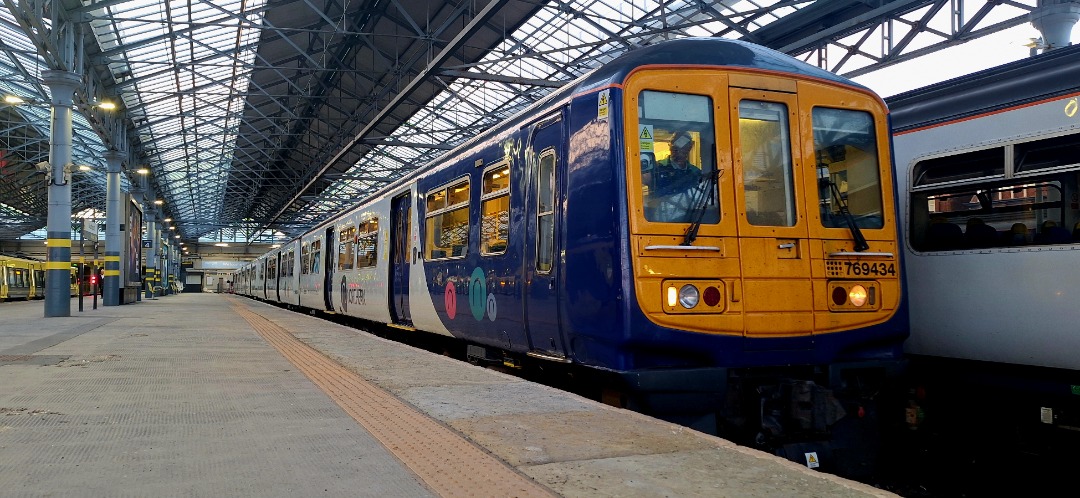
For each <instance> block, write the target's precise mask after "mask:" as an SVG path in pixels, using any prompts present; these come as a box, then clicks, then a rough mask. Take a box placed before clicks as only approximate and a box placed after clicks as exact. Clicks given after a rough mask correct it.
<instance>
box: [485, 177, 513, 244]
mask: <svg viewBox="0 0 1080 498" xmlns="http://www.w3.org/2000/svg"><path fill="white" fill-rule="evenodd" d="M482 188H483V190H482V191H481V194H480V254H502V253H504V252H506V242H507V241H508V240H509V239H510V163H509V162H507V161H503V162H502V163H500V164H498V165H496V166H494V167H492V168H490V169H488V170H487V171H485V172H484V184H483V187H482Z"/></svg>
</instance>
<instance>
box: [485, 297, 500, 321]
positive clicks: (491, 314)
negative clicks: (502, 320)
mask: <svg viewBox="0 0 1080 498" xmlns="http://www.w3.org/2000/svg"><path fill="white" fill-rule="evenodd" d="M497 314H498V309H497V306H496V305H495V294H488V296H487V316H488V320H491V321H493V322H494V321H495V316H496V315H497Z"/></svg>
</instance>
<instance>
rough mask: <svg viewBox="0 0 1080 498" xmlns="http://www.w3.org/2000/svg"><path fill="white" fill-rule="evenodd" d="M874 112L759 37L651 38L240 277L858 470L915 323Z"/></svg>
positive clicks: (876, 104) (856, 89)
mask: <svg viewBox="0 0 1080 498" xmlns="http://www.w3.org/2000/svg"><path fill="white" fill-rule="evenodd" d="M887 115H888V112H887V109H886V107H885V104H884V103H883V102H882V100H881V99H880V98H879V97H878V96H877V95H875V94H874V93H873V92H871V91H870V90H868V89H867V88H865V87H862V86H860V85H858V84H855V83H853V82H851V81H848V80H845V79H842V78H840V77H837V76H836V75H834V74H831V73H829V72H827V71H824V70H820V69H818V68H815V67H812V66H810V65H808V64H804V63H802V62H800V61H797V60H794V59H792V58H790V57H788V56H786V55H783V54H780V53H778V52H775V51H772V50H769V49H766V48H763V47H760V46H756V45H752V44H748V43H744V42H739V41H732V40H725V39H715V38H710V39H681V40H675V41H670V42H665V43H661V44H657V45H653V46H648V47H644V48H641V49H638V50H635V51H633V52H630V53H627V54H625V55H623V56H621V57H619V58H617V59H615V60H613V61H611V62H609V63H607V64H604V65H603V66H601V67H599V68H597V69H595V70H594V71H592V72H591V73H589V74H587V75H585V76H584V77H582V78H580V79H578V80H577V81H575V82H574V83H572V84H570V85H568V86H567V87H565V88H563V89H561V90H559V91H556V92H554V93H552V94H551V95H549V96H548V97H546V98H545V99H543V100H542V101H541V102H539V103H537V104H535V105H533V106H531V107H530V108H528V109H527V110H525V111H523V112H521V113H519V114H518V115H516V116H514V117H513V118H511V119H509V120H507V121H506V122H504V123H502V124H500V125H499V126H496V127H494V128H492V129H491V130H489V131H486V132H484V133H483V134H480V135H478V136H477V137H475V138H474V139H472V140H470V141H468V142H467V143H465V144H463V145H461V146H459V147H457V148H456V149H455V150H453V151H451V152H449V153H447V154H445V155H444V156H442V157H441V158H439V159H438V160H437V161H435V162H434V163H432V164H429V165H427V166H425V167H423V168H420V169H419V170H417V171H416V172H415V173H413V174H411V175H410V176H408V177H406V178H404V179H402V180H400V181H397V182H394V183H393V184H391V185H389V186H387V187H386V188H385V189H383V190H382V191H380V192H379V193H377V194H376V195H374V196H373V197H371V198H369V199H367V200H365V201H363V202H361V203H360V204H359V205H357V206H356V207H355V208H353V209H350V210H348V211H347V212H344V213H342V214H341V215H340V216H337V217H335V218H333V219H332V220H329V221H327V222H325V223H324V224H322V225H321V226H318V227H316V228H314V229H313V230H311V231H309V232H308V233H306V234H304V235H303V236H301V237H299V238H297V239H295V240H292V241H290V242H288V243H286V244H283V245H282V246H281V247H279V248H276V249H274V250H272V251H270V252H269V253H267V254H265V255H262V256H261V257H259V258H257V259H256V260H254V261H252V262H251V263H250V264H248V265H246V266H245V267H244V268H242V269H241V270H239V271H238V273H237V274H236V275H235V277H234V282H235V284H234V285H235V288H236V290H237V292H238V293H241V294H246V295H248V296H252V297H255V298H258V299H262V300H267V301H272V302H276V303H281V304H284V305H288V306H290V307H301V308H306V309H309V310H319V311H326V312H333V313H337V314H344V315H348V316H352V317H357V318H360V319H364V320H368V321H371V322H378V323H383V324H386V325H389V326H391V327H393V328H394V329H407V330H419V331H424V332H429V333H434V334H442V335H446V336H452V337H454V338H457V339H460V340H461V341H463V342H464V343H466V344H468V351H469V354H470V356H472V357H473V358H476V359H480V360H496V361H500V362H506V363H508V364H518V363H520V362H521V361H523V360H526V359H529V358H532V359H534V360H535V361H540V362H549V363H550V364H553V365H554V364H565V365H572V366H575V367H580V368H581V369H582V370H583V371H589V372H596V373H598V374H602V375H607V376H609V377H611V378H613V379H617V380H618V381H619V382H618V383H617V385H619V386H621V389H622V393H623V395H622V396H621V397H620V401H621V402H622V403H623V404H624V405H626V406H629V407H632V408H635V409H639V410H642V411H645V412H646V413H652V414H656V415H659V416H662V417H670V418H678V417H683V419H684V420H687V421H688V423H689V424H690V425H692V426H694V427H701V428H704V429H705V430H715V431H716V432H717V433H719V434H721V435H725V436H728V435H748V436H749V437H750V438H751V439H752V440H756V441H757V442H758V443H759V444H761V445H762V446H763V447H768V448H770V449H772V450H774V451H777V452H778V453H781V454H784V455H786V456H788V457H789V458H792V459H793V460H796V461H800V462H809V460H811V459H812V460H813V461H814V462H820V464H821V465H822V467H823V468H825V469H829V468H830V466H833V468H834V469H837V470H839V471H841V472H842V473H843V472H844V471H849V472H850V471H854V470H857V469H856V467H857V466H858V465H860V464H852V465H854V466H853V467H849V468H844V467H842V465H844V464H841V463H840V462H839V461H838V460H839V459H841V455H842V454H847V455H854V454H856V453H858V452H857V451H854V450H853V451H847V452H845V451H841V450H846V449H851V448H856V447H858V446H860V445H865V444H869V443H867V441H869V440H871V439H872V438H867V437H866V434H868V433H867V432H863V430H864V429H866V428H867V427H871V426H873V425H874V424H875V423H876V422H877V418H876V413H877V412H876V411H875V410H876V404H877V401H878V400H877V399H876V398H875V397H876V396H877V395H879V393H880V392H882V389H883V386H884V385H886V383H888V382H889V381H890V380H891V379H892V378H893V376H894V375H895V374H896V373H897V372H898V370H899V369H900V368H901V367H902V365H903V360H902V356H901V347H902V343H903V341H904V339H905V338H906V336H907V334H908V329H907V325H906V317H907V313H906V311H905V310H904V309H902V308H903V306H904V299H903V289H902V287H901V281H902V278H901V276H902V267H901V257H900V252H899V251H900V247H899V244H898V240H897V228H896V223H897V218H896V213H895V211H894V209H893V204H894V186H893V183H892V178H891V175H890V168H891V165H892V163H891V156H890V149H889V143H890V142H889V140H890V135H889V124H888V120H887V119H888V116H887ZM402 333H405V332H402ZM688 408H689V409H690V412H693V413H691V414H689V415H687V414H685V413H684V411H685V410H686V409H688ZM861 456H862V455H860V457H861Z"/></svg>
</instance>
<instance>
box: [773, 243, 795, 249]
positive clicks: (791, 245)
mask: <svg viewBox="0 0 1080 498" xmlns="http://www.w3.org/2000/svg"><path fill="white" fill-rule="evenodd" d="M794 248H795V244H793V243H791V242H788V243H786V244H780V245H779V246H777V249H794Z"/></svg>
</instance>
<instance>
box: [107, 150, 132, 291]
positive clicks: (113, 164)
mask: <svg viewBox="0 0 1080 498" xmlns="http://www.w3.org/2000/svg"><path fill="white" fill-rule="evenodd" d="M124 157H125V155H124V154H121V153H120V152H117V151H114V150H111V151H108V152H106V153H105V162H106V163H107V164H108V166H109V170H108V176H107V178H106V187H105V203H106V206H105V271H104V280H105V281H104V282H102V285H104V287H103V294H102V295H103V299H102V301H103V303H102V304H104V305H105V306H119V305H120V249H121V248H122V247H123V241H122V240H121V239H120V224H121V223H123V222H122V221H120V220H121V219H122V218H123V212H122V211H121V209H122V206H123V204H121V203H120V168H121V165H122V164H123V162H124ZM129 229H130V227H129Z"/></svg>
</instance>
